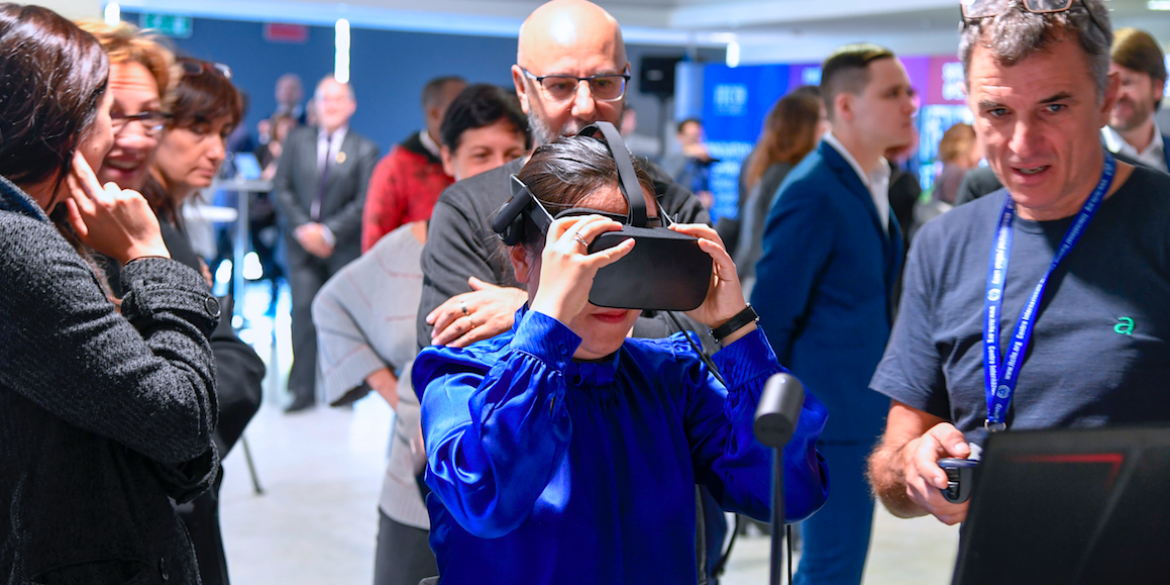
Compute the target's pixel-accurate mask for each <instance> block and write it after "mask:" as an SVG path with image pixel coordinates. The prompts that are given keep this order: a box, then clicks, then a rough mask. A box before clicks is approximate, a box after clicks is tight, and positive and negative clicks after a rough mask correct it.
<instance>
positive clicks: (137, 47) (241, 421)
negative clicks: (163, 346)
mask: <svg viewBox="0 0 1170 585" xmlns="http://www.w3.org/2000/svg"><path fill="white" fill-rule="evenodd" d="M78 25H79V26H81V28H82V29H83V30H85V31H87V32H89V33H90V34H92V35H94V36H95V37H96V38H97V39H98V42H100V43H101V44H102V47H103V48H104V49H105V50H106V52H107V54H108V55H109V58H110V86H109V93H110V94H111V96H112V100H113V105H112V107H111V109H110V119H111V121H112V126H113V130H114V146H113V148H111V149H110V151H109V152H108V153H107V154H106V157H105V159H104V160H103V161H102V165H101V167H100V168H98V170H97V176H98V179H99V180H100V181H101V182H103V183H106V182H113V183H115V184H117V185H118V186H119V187H121V188H123V189H134V190H137V191H141V190H142V189H143V188H144V186H146V185H147V184H148V183H149V184H150V188H151V189H152V192H154V193H155V195H154V196H153V197H152V198H151V200H152V202H153V203H154V204H155V205H154V210H155V213H156V214H157V215H158V218H159V228H160V233H161V234H162V237H163V242H164V243H165V244H166V246H167V248H168V250H170V252H171V257H172V258H174V259H175V260H178V261H179V262H182V263H184V264H187V265H188V266H190V267H191V268H193V269H195V270H200V271H202V269H203V266H204V264H203V263H202V259H200V258H199V257H198V255H197V254H196V253H195V252H194V250H193V249H192V248H191V245H190V243H189V242H188V240H187V238H186V237H185V235H184V234H183V233H182V231H181V226H182V224H181V223H180V222H179V220H178V217H177V216H176V215H173V214H172V215H168V214H167V213H166V211H168V210H170V211H173V208H172V207H165V206H164V205H163V202H165V201H166V198H165V197H163V196H162V195H161V194H158V193H159V191H160V188H159V187H158V186H157V184H156V183H155V182H154V181H153V180H152V179H151V178H150V171H151V164H152V163H153V162H154V159H155V151H156V150H157V148H158V146H159V144H160V138H161V137H162V133H163V128H164V124H165V122H166V120H167V116H166V115H165V114H164V111H165V110H164V105H166V106H169V105H171V104H172V102H173V100H174V97H175V96H174V95H173V91H174V89H175V86H176V85H177V84H178V83H179V79H180V75H181V74H182V71H183V70H182V69H180V68H178V67H176V65H175V58H174V56H173V55H172V54H171V52H170V51H168V50H167V49H166V48H164V47H163V46H162V45H160V44H159V43H158V42H157V41H156V40H155V39H154V38H153V37H152V36H150V35H146V34H143V33H141V32H139V31H138V29H137V28H136V27H134V25H131V24H128V23H125V22H123V23H119V24H117V25H109V24H106V23H105V22H103V21H99V20H92V21H84V22H80V23H78ZM189 70H190V71H193V72H194V71H199V72H202V71H203V69H202V68H200V69H195V68H194V67H191V68H189ZM105 269H106V272H107V273H108V276H109V277H110V278H109V281H110V282H109V285H110V288H111V290H114V291H116V292H120V291H121V287H120V283H119V282H118V280H119V279H118V277H117V276H118V273H119V267H118V266H117V265H116V264H112V263H107V264H106V266H105ZM222 305H223V307H230V303H229V302H223V303H222ZM210 342H211V351H212V354H213V355H214V356H215V363H216V386H217V389H218V396H217V397H218V404H219V428H217V429H216V431H215V433H214V434H213V435H212V438H213V439H214V440H215V443H216V447H217V448H218V450H219V455H220V458H221V459H222V458H223V457H226V456H227V454H228V452H229V451H230V449H231V448H232V446H233V445H234V444H235V443H236V441H237V440H238V439H239V437H240V435H241V434H242V433H243V429H244V427H245V426H247V424H248V422H249V421H250V420H251V419H252V417H253V416H254V415H255V414H256V411H257V410H258V409H259V407H260V395H261V387H260V384H261V380H262V379H263V377H264V362H263V361H261V360H260V357H259V356H258V355H256V352H255V351H254V350H253V349H252V347H251V346H249V345H248V344H246V343H244V342H243V341H241V340H240V338H239V337H238V336H237V335H236V334H235V331H234V330H233V329H232V326H231V320H230V319H227V318H224V319H221V320H220V323H219V326H218V327H216V329H215V331H214V332H213V333H212V335H211V338H210ZM222 480H223V478H222V474H220V475H217V477H216V481H215V483H214V484H213V486H212V487H213V489H211V490H208V491H207V492H206V493H204V494H203V495H201V496H199V497H198V498H196V499H195V500H193V501H192V502H190V503H189V504H185V505H183V506H179V507H178V508H177V510H178V512H179V518H180V519H181V520H183V523H184V524H185V525H186V527H187V531H188V533H190V535H191V541H192V543H193V544H194V546H195V552H196V558H197V559H198V560H199V573H200V577H201V580H202V582H203V585H220V584H226V583H228V582H229V581H228V572H227V557H226V555H225V554H224V550H223V539H222V536H221V533H220V529H219V500H218V494H219V486H220V483H221V482H222Z"/></svg>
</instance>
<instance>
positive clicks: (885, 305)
mask: <svg viewBox="0 0 1170 585" xmlns="http://www.w3.org/2000/svg"><path fill="white" fill-rule="evenodd" d="M901 263H902V236H901V233H900V231H899V229H898V222H897V221H896V220H895V219H894V218H893V215H892V214H891V215H890V218H889V232H888V233H887V231H886V230H885V229H883V228H882V224H881V222H880V220H879V218H878V211H877V206H875V205H874V202H873V196H872V195H871V194H870V191H869V188H867V187H866V185H865V183H863V182H862V180H861V178H860V177H858V175H857V172H856V171H855V170H854V168H853V167H852V166H851V165H850V164H849V162H848V161H846V160H845V158H844V157H842V156H841V154H840V153H838V152H837V150H836V149H835V148H833V146H831V145H829V144H828V143H826V142H823V141H822V142H821V143H820V144H819V145H818V146H817V148H816V150H814V151H813V152H812V153H810V154H809V155H808V156H807V157H805V159H804V160H803V161H801V163H800V164H799V165H797V166H796V168H794V169H793V170H792V171H791V172H790V173H789V175H788V177H787V178H786V179H785V181H784V183H783V184H782V185H781V186H780V189H779V191H778V192H777V193H776V197H775V198H774V200H773V202H772V207H771V210H770V211H769V213H768V220H767V224H766V226H765V228H764V252H763V256H762V257H761V258H760V261H759V263H757V264H756V268H755V272H756V278H757V280H756V285H755V288H754V290H753V292H752V299H751V300H752V306H753V307H755V309H756V312H757V313H759V315H760V325H761V326H762V327H763V328H764V331H765V333H766V334H767V336H768V339H769V340H770V341H771V343H772V347H773V348H774V349H775V351H776V355H777V357H778V358H779V359H780V363H782V364H784V365H785V366H786V367H788V368H789V369H790V370H792V372H793V373H794V374H795V375H796V376H797V377H799V378H800V380H801V381H802V382H804V384H805V386H806V388H808V390H809V391H810V392H811V393H813V394H814V395H816V397H817V398H819V399H820V400H821V401H822V402H824V404H825V406H827V407H828V410H829V420H828V423H827V424H826V426H825V430H824V432H823V433H822V434H821V443H820V444H821V445H822V453H824V454H825V459H826V462H827V463H828V467H829V473H830V474H831V475H832V481H833V483H832V485H833V488H832V493H831V494H830V497H829V500H828V502H827V503H826V504H825V507H824V508H823V509H822V510H821V511H820V512H818V513H817V514H815V515H814V516H813V517H812V518H810V519H809V520H807V521H806V522H805V523H804V537H805V548H804V551H805V552H804V558H803V559H802V560H801V562H800V569H799V572H798V575H797V579H796V582H797V583H802V582H807V583H816V584H818V585H822V584H833V583H852V584H856V583H859V582H860V581H861V572H862V570H863V569H864V565H865V555H866V550H867V548H868V546H869V532H870V525H871V522H872V518H873V499H872V497H871V496H870V493H869V489H868V486H867V485H866V481H865V477H864V471H865V457H866V456H867V454H868V452H869V451H870V449H872V448H873V445H874V442H875V441H876V440H877V438H878V436H879V435H880V434H881V432H882V429H883V428H884V426H885V415H886V412H887V411H888V410H889V404H890V403H889V399H888V398H886V397H884V396H882V395H880V394H878V393H876V392H871V391H869V390H868V388H869V380H870V378H871V377H872V376H873V373H874V370H875V369H876V368H877V365H878V362H879V361H881V358H882V354H883V352H884V351H885V347H886V341H887V340H888V339H889V336H890V329H891V326H892V324H893V312H894V298H893V295H894V284H895V282H896V281H897V278H898V272H899V270H901ZM825 449H827V451H826V450H825Z"/></svg>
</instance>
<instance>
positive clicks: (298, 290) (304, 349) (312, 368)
mask: <svg viewBox="0 0 1170 585" xmlns="http://www.w3.org/2000/svg"><path fill="white" fill-rule="evenodd" d="M294 246H295V247H297V249H296V251H295V252H294V250H293V247H294ZM299 246H300V244H298V243H296V242H290V243H289V267H288V268H289V288H290V289H291V292H292V346H293V363H292V370H291V371H290V372H289V375H288V391H289V393H290V394H292V395H293V397H294V398H295V399H296V400H298V401H301V402H305V401H308V402H309V403H312V402H314V401H315V396H314V391H315V389H316V384H317V328H316V327H315V326H314V325H313V298H314V297H316V296H317V291H319V290H321V287H322V286H324V285H325V281H327V280H329V277H331V276H333V274H334V272H336V269H335V268H334V267H333V266H332V264H333V262H330V261H329V259H322V258H317V257H316V256H312V255H310V254H307V253H306V252H305V251H304V250H301V249H299ZM338 268H339V267H338Z"/></svg>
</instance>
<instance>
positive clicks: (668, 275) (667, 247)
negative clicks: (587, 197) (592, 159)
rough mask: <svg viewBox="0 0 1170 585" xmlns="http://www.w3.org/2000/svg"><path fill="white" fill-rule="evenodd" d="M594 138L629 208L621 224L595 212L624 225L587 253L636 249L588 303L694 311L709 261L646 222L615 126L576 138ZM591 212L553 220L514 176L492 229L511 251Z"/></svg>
mask: <svg viewBox="0 0 1170 585" xmlns="http://www.w3.org/2000/svg"><path fill="white" fill-rule="evenodd" d="M598 134H600V135H601V137H600V138H604V140H603V142H604V143H605V144H606V146H607V147H608V148H609V152H610V154H611V155H612V156H613V158H614V162H615V163H616V166H617V171H618V179H619V181H618V186H619V188H620V189H621V192H622V196H623V197H625V198H626V202H627V203H629V208H630V212H629V214H628V216H626V217H625V218H621V217H620V216H618V217H613V214H610V213H601V212H596V213H598V214H599V215H605V216H610V217H612V218H613V219H614V220H615V221H621V220H623V219H624V221H621V223H623V224H624V225H623V226H622V229H621V230H620V231H612V232H605V233H603V234H601V235H600V236H597V238H595V239H594V240H593V242H591V243H590V244H589V248H588V253H589V254H595V253H597V252H600V251H602V250H606V249H608V248H612V247H614V246H616V245H618V244H620V243H622V242H624V241H626V240H628V239H630V238H633V240H634V249H633V250H632V251H631V252H630V253H629V254H627V255H626V256H625V257H623V258H622V259H620V260H618V261H617V262H614V263H613V264H610V265H609V266H606V267H604V268H602V269H601V270H598V271H597V276H596V277H595V278H594V279H593V288H592V289H591V290H590V291H589V302H590V303H593V304H594V305H597V306H599V307H609V308H614V309H645V310H659V311H690V310H692V309H696V308H698V307H699V305H701V304H703V300H704V299H705V298H707V291H708V288H709V287H710V286H711V270H712V262H713V261H712V259H711V256H709V255H708V254H707V253H706V252H704V251H703V250H702V249H701V248H699V240H698V238H695V237H692V236H688V235H686V234H682V233H679V232H676V231H674V230H671V229H668V228H666V227H664V220H663V219H662V218H657V217H656V218H649V217H648V216H647V212H646V197H645V196H644V194H643V191H642V184H641V183H639V182H638V176H637V174H636V173H635V172H634V165H633V162H632V161H631V160H630V151H629V150H627V149H626V145H625V143H623V142H622V139H621V135H620V134H618V131H617V129H616V128H614V126H613V124H610V123H609V122H596V123H593V124H590V125H589V126H586V127H585V128H583V129H582V130H581V132H580V133H579V134H578V136H590V137H597V135H598ZM591 212H592V211H591V210H587V209H582V208H577V209H568V210H565V211H562V212H561V213H558V214H557V215H556V217H553V216H552V215H551V214H549V212H548V210H546V209H545V208H544V206H543V205H541V204H540V201H538V200H537V199H536V197H535V196H534V195H533V194H532V192H531V191H529V190H528V187H527V186H526V185H524V183H523V182H521V181H520V179H518V178H516V175H512V198H511V199H510V200H508V202H507V203H505V204H504V206H503V207H501V208H500V210H499V211H498V212H496V217H495V219H494V220H492V229H493V230H495V232H496V234H498V235H499V236H500V239H501V240H503V241H504V243H505V244H507V245H509V246H514V245H516V244H518V243H520V242H522V241H524V239H525V235H526V233H527V230H529V229H536V230H539V231H540V233H541V234H547V233H548V229H549V226H551V225H552V222H553V221H554V220H555V219H560V218H562V217H568V216H572V215H582V214H583V213H591ZM660 213H661V211H660ZM669 219H670V218H666V221H669ZM651 224H654V225H651Z"/></svg>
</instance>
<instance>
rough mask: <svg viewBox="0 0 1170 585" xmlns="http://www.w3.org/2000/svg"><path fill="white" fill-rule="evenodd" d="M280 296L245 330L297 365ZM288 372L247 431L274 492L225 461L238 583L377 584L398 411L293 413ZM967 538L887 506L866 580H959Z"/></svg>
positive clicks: (748, 558)
mask: <svg viewBox="0 0 1170 585" xmlns="http://www.w3.org/2000/svg"><path fill="white" fill-rule="evenodd" d="M280 301H281V302H280V304H279V305H278V307H277V311H276V315H278V316H279V315H283V316H284V317H277V318H276V319H275V320H274V319H271V318H268V317H266V316H265V315H264V310H265V308H266V306H267V295H266V293H264V292H263V291H262V290H260V288H259V287H258V288H257V289H255V290H250V291H249V295H248V299H247V301H246V303H245V305H244V311H245V316H246V317H247V321H248V325H249V329H248V330H247V331H245V333H244V334H243V335H242V336H243V337H245V338H246V339H248V340H249V341H251V342H253V343H254V344H255V345H256V346H257V351H258V352H259V353H260V354H261V356H262V357H264V358H265V359H266V360H269V361H273V360H274V358H275V360H274V361H275V365H276V366H277V367H276V368H273V369H274V370H275V371H278V372H279V371H280V370H284V369H286V368H287V365H288V363H289V361H288V358H289V349H288V341H287V340H288V322H287V315H288V312H287V302H288V301H287V296H286V295H282V296H281V299H280ZM274 331H275V333H276V335H273V332H274ZM273 338H275V339H277V340H278V342H277V343H276V344H275V345H276V348H275V351H274V350H273V344H272V339H273ZM282 366H283V367H282ZM280 377H282V376H279V377H272V376H270V379H269V380H266V381H265V405H264V407H263V408H262V409H261V411H260V413H259V414H258V415H257V416H256V418H255V419H254V420H253V421H252V424H251V426H249V428H248V431H247V434H246V438H247V440H248V443H249V446H250V448H251V453H252V456H253V461H254V463H255V467H256V471H257V474H258V476H259V480H260V483H261V486H262V487H263V489H264V494H263V495H256V494H255V493H254V491H253V486H252V482H251V479H250V476H249V472H248V467H247V463H246V458H245V454H244V450H243V448H241V447H240V446H237V447H236V448H235V450H233V451H232V453H231V454H230V455H229V456H228V457H227V458H226V460H225V461H224V470H225V471H224V474H225V476H224V484H223V489H222V492H221V509H220V513H221V517H222V523H223V531H224V543H225V547H226V549H227V555H228V563H229V569H230V571H231V576H232V581H233V583H234V585H268V584H279V585H302V584H304V585H309V584H313V585H320V584H334V583H336V584H346V585H349V584H353V585H367V584H369V583H371V582H372V578H373V557H374V543H375V536H376V533H377V501H378V495H379V491H380V486H381V481H382V475H383V471H384V465H385V456H386V452H387V441H388V437H389V434H390V425H391V420H392V417H393V414H392V412H391V411H390V408H389V407H388V406H387V405H386V404H385V403H384V402H382V401H381V399H380V398H378V397H377V396H370V397H368V398H366V399H365V400H362V401H360V402H358V403H357V404H356V405H355V406H354V408H352V409H330V408H322V407H318V408H317V409H314V410H311V411H308V412H304V413H300V414H296V415H288V416H286V415H284V414H283V413H282V412H281V409H280V406H281V405H282V404H283V396H282V392H281V388H282V387H283V383H282V382H283V380H281V379H279V378H280ZM957 545H958V532H957V529H955V528H950V527H947V526H944V525H942V524H940V523H938V522H937V521H935V520H934V519H933V518H919V519H915V520H901V519H896V518H894V517H892V516H890V515H889V514H888V513H886V512H885V510H884V509H881V508H880V506H879V510H878V512H877V516H876V518H875V530H874V537H873V543H872V545H871V549H870V556H869V563H868V565H867V567H866V576H865V583H866V584H867V585H886V584H890V585H894V584H897V585H917V584H922V585H928V584H930V585H936V584H938V585H941V584H945V583H949V582H950V572H951V567H952V566H953V564H954V559H955V552H956V550H957ZM768 552H769V541H768V539H766V538H761V537H755V538H741V539H740V540H739V541H738V543H737V545H736V548H735V552H734V554H733V555H732V558H731V561H730V563H729V564H728V569H727V574H726V575H725V576H724V579H723V580H722V583H723V584H724V585H748V584H763V583H766V582H767V578H768Z"/></svg>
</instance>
